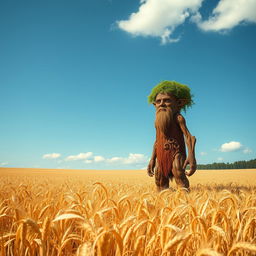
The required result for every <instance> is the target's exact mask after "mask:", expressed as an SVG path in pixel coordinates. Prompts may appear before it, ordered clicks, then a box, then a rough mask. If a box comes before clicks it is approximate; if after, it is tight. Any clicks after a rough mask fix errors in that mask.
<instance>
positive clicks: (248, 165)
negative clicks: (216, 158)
mask: <svg viewBox="0 0 256 256" xmlns="http://www.w3.org/2000/svg"><path fill="white" fill-rule="evenodd" d="M253 168H256V159H252V160H248V161H237V162H234V163H212V164H198V165H197V169H198V170H207V169H209V170H211V169H212V170H216V169H253Z"/></svg>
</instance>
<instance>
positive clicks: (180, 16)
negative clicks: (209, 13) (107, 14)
mask: <svg viewBox="0 0 256 256" xmlns="http://www.w3.org/2000/svg"><path fill="white" fill-rule="evenodd" d="M202 1H203V0H141V1H140V4H141V5H140V7H139V10H138V12H136V13H132V14H131V15H130V17H129V19H128V20H121V21H118V22H117V25H118V27H119V28H120V29H122V30H124V31H126V32H128V33H130V34H132V35H134V36H152V37H160V38H161V42H162V43H163V44H165V43H173V42H178V41H179V38H171V35H172V33H173V32H174V30H175V29H176V28H177V27H178V26H179V25H181V24H182V23H184V22H185V20H186V19H187V18H188V17H189V16H191V15H196V13H197V11H198V9H199V8H200V6H201V3H202Z"/></svg>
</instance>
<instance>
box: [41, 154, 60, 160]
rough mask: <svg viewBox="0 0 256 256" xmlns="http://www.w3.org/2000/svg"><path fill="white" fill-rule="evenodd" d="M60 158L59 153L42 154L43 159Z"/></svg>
mask: <svg viewBox="0 0 256 256" xmlns="http://www.w3.org/2000/svg"><path fill="white" fill-rule="evenodd" d="M60 156H61V154H59V153H51V154H44V155H43V159H57V158H59V157H60Z"/></svg>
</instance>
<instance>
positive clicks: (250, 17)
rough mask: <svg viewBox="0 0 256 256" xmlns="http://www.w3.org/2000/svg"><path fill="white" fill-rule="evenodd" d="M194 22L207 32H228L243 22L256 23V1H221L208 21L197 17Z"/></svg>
mask: <svg viewBox="0 0 256 256" xmlns="http://www.w3.org/2000/svg"><path fill="white" fill-rule="evenodd" d="M194 21H195V22H196V23H197V24H198V26H199V27H200V28H201V29H202V30H205V31H210V30H211V31H221V30H228V29H232V28H233V27H235V26H237V25H239V24H240V23H242V22H256V0H221V1H219V3H218V5H217V6H216V8H215V9H214V10H213V13H212V15H211V17H210V18H209V19H208V20H206V21H201V18H200V16H197V17H196V18H195V19H194Z"/></svg>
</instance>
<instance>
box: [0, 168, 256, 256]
mask: <svg viewBox="0 0 256 256" xmlns="http://www.w3.org/2000/svg"><path fill="white" fill-rule="evenodd" d="M255 182H256V170H228V171H227V170H226V171H224V170H223V171H212V170H211V171H197V173H195V174H194V176H192V177H191V178H190V183H191V192H190V193H186V192H184V191H182V190H177V189H176V187H175V184H172V185H171V186H172V189H169V190H165V191H162V192H161V193H157V192H156V190H155V185H154V179H153V178H149V177H148V176H147V175H146V173H145V171H134V170H131V171H94V170H92V171H82V170H42V169H11V168H0V256H12V255H17V256H22V255H31V256H35V255H38V256H51V255H52V256H53V255H54V256H55V255H59V256H60V255H65V256H66V255H67V256H72V255H122V256H132V255H141V256H142V255H149V256H158V255H164V256H167V255H177V256H182V255H201V256H203V255H205V256H206V255H223V256H224V255H256V183H255Z"/></svg>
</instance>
